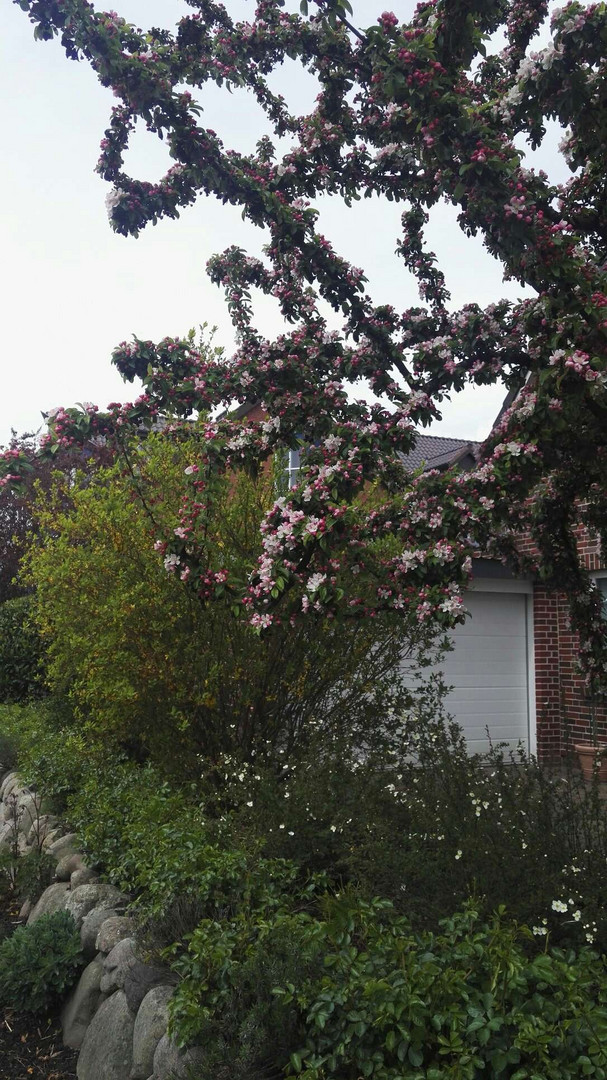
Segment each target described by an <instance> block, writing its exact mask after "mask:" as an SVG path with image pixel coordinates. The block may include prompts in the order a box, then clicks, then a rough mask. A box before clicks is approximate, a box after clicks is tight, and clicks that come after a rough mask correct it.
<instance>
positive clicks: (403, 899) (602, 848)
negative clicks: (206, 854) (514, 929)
mask: <svg viewBox="0 0 607 1080" xmlns="http://www.w3.org/2000/svg"><path fill="white" fill-rule="evenodd" d="M400 735H401V745H400V749H399V751H398V752H394V753H392V754H388V755H369V756H368V757H367V758H366V759H361V758H360V755H358V754H357V753H356V752H352V750H351V748H349V747H348V746H347V745H344V744H341V745H337V746H335V747H332V746H330V745H329V746H327V745H325V746H324V747H323V746H319V747H318V748H317V752H316V753H315V754H314V755H312V756H309V757H303V758H301V759H300V760H296V761H293V760H285V758H286V755H285V758H283V760H284V764H283V765H282V766H281V768H280V769H279V770H278V772H277V770H276V769H274V768H272V769H270V768H267V767H264V766H263V765H261V764H259V763H257V764H246V763H244V764H243V763H238V762H234V761H227V760H224V762H223V763H222V764H221V768H220V767H219V766H217V767H216V768H215V769H214V770H212V771H211V772H210V774H209V781H208V784H207V788H208V790H207V792H206V794H205V798H206V806H207V814H208V816H209V817H211V816H212V814H213V815H214V816H215V817H217V818H218V820H221V817H222V816H224V817H225V822H224V823H223V825H222V828H223V835H224V836H225V839H226V842H229V843H230V844H233V845H237V844H241V845H242V844H245V845H246V843H247V842H248V838H249V837H251V838H255V837H262V838H263V842H264V854H265V855H266V856H269V857H270V856H271V857H273V858H287V859H291V860H293V861H295V862H296V863H297V865H298V866H299V867H300V868H301V869H302V870H303V871H304V872H308V873H310V872H314V871H318V870H322V871H324V872H325V873H326V874H327V876H328V879H329V880H330V881H331V882H332V884H333V886H334V887H338V886H339V884H340V883H343V882H350V883H352V884H354V885H355V886H356V887H357V888H358V889H360V890H361V891H362V892H363V894H364V895H366V896H367V898H371V897H373V896H377V895H380V896H384V897H385V898H386V899H389V900H390V901H391V902H392V903H393V904H394V906H395V908H396V909H397V911H399V912H400V913H401V914H404V915H406V916H407V918H408V919H409V920H410V922H411V924H412V925H413V927H414V928H415V929H424V928H429V929H436V928H437V926H438V923H439V921H440V920H441V919H443V918H445V917H446V916H447V915H448V914H449V913H450V912H452V911H453V909H454V907H457V906H458V905H459V904H462V903H464V902H465V901H466V900H467V899H469V898H470V897H471V896H472V897H474V899H475V903H476V905H477V907H478V909H479V910H480V911H481V912H482V913H483V914H484V915H487V916H488V915H490V914H491V912H492V911H494V910H495V909H496V908H497V907H499V906H500V905H501V904H505V905H506V907H507V909H508V911H509V912H510V913H511V914H512V917H513V918H515V919H516V920H517V921H519V922H523V923H526V924H528V925H530V926H531V927H532V928H533V929H534V931H535V934H536V936H537V938H538V942H539V943H540V944H541V939H543V938H544V937H545V936H546V935H547V934H548V933H550V935H551V940H552V941H553V943H555V944H569V945H574V946H579V945H584V944H587V943H593V944H596V945H598V946H599V947H601V948H606V947H607V903H606V901H607V806H606V805H605V802H604V801H603V800H601V798H600V793H599V791H598V789H597V788H596V787H594V788H593V787H589V786H587V785H584V784H582V783H580V782H579V779H577V778H576V774H575V773H573V772H571V773H570V774H569V775H567V774H566V773H565V774H563V775H560V774H557V773H549V772H546V771H545V770H544V769H542V768H541V767H540V766H539V765H538V764H537V762H536V761H534V760H533V759H529V758H527V757H526V756H525V755H524V754H522V753H520V754H517V755H515V757H514V759H513V758H511V757H510V755H509V754H502V753H501V752H500V751H499V749H495V750H493V751H491V753H490V754H487V755H483V756H474V757H470V756H469V755H468V753H467V750H466V746H465V743H464V741H463V739H462V736H461V732H460V731H459V729H458V728H457V726H455V725H453V724H451V723H450V722H449V721H448V719H446V718H445V717H444V716H441V713H440V708H438V707H435V706H433V707H432V708H428V710H426V711H419V710H418V711H417V712H416V713H415V714H414V715H411V716H409V717H406V718H405V719H404V720H403V721H402V724H401V731H400ZM564 768H565V766H564ZM217 773H220V775H221V776H222V778H223V779H224V783H223V786H221V787H218V785H217V782H216V779H215V789H216V790H217V792H218V794H217V797H216V801H215V802H214V801H213V786H212V781H213V778H214V777H215V778H216V776H217ZM563 904H564V910H563Z"/></svg>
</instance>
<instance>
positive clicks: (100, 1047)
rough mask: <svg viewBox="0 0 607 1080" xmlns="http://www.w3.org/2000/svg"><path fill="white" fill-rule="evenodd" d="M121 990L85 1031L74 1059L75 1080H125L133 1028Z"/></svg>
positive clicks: (131, 1017) (131, 1018) (103, 1007)
mask: <svg viewBox="0 0 607 1080" xmlns="http://www.w3.org/2000/svg"><path fill="white" fill-rule="evenodd" d="M134 1026H135V1019H134V1017H133V1016H132V1015H131V1013H130V1012H129V1009H128V1006H127V1003H126V998H125V996H124V994H123V993H122V991H121V990H118V992H117V993H115V994H112V996H111V997H109V998H108V999H107V1000H106V1001H104V1002H103V1004H102V1005H101V1006H100V1007H99V1008H98V1010H97V1012H96V1013H95V1015H94V1017H93V1019H92V1020H91V1022H90V1024H89V1026H88V1027H87V1029H86V1033H85V1036H84V1040H83V1042H82V1049H81V1050H80V1055H79V1057H78V1064H77V1066H76V1075H77V1077H78V1080H129V1074H130V1072H131V1065H132V1063H133V1028H134Z"/></svg>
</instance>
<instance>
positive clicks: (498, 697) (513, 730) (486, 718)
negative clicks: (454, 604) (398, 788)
mask: <svg viewBox="0 0 607 1080" xmlns="http://www.w3.org/2000/svg"><path fill="white" fill-rule="evenodd" d="M528 603H531V597H529V598H528V597H527V595H525V594H524V593H500V592H469V593H468V594H467V596H466V607H467V608H468V610H469V612H470V617H469V618H468V619H466V622H465V623H464V624H463V625H462V626H458V627H456V629H455V631H454V632H453V642H454V649H453V652H451V653H448V654H447V656H446V657H445V660H444V662H443V663H442V664H441V668H442V670H443V672H444V676H445V682H446V683H447V684H448V685H450V686H453V690H452V691H451V692H450V694H449V695H448V697H447V700H446V705H447V709H448V710H449V712H450V713H451V714H452V715H453V716H454V717H455V719H456V720H457V722H458V724H460V725H461V727H462V728H463V729H464V733H465V735H466V741H467V743H468V747H469V750H470V752H471V753H475V752H476V751H482V750H487V749H488V747H489V741H488V738H487V728H488V729H489V733H490V736H491V740H492V742H493V743H496V742H507V743H509V745H510V746H511V747H512V748H513V749H514V748H516V746H517V744H518V743H519V741H520V742H521V743H522V744H523V745H524V746H525V748H526V749H527V750H529V748H530V734H531V730H530V729H531V716H530V707H529V706H530V696H531V695H530V692H529V691H530V685H529V684H530V670H529V668H530V663H529V642H528V619H527V604H528Z"/></svg>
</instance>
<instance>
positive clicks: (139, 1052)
mask: <svg viewBox="0 0 607 1080" xmlns="http://www.w3.org/2000/svg"><path fill="white" fill-rule="evenodd" d="M173 989H174V988H173V987H172V986H155V987H154V989H153V990H150V991H149V992H148V993H147V994H146V995H145V997H144V999H143V1001H142V1002H141V1006H140V1008H139V1012H138V1013H137V1017H136V1019H135V1029H134V1031H133V1067H132V1069H131V1077H130V1080H148V1078H149V1077H150V1076H151V1074H152V1072H153V1071H154V1054H155V1052H156V1047H157V1046H158V1043H159V1042H160V1040H161V1038H162V1036H163V1035H164V1034H165V1033H166V1030H167V1026H168V1022H169V1001H170V999H171V997H172V995H173ZM127 1004H128V1003H127Z"/></svg>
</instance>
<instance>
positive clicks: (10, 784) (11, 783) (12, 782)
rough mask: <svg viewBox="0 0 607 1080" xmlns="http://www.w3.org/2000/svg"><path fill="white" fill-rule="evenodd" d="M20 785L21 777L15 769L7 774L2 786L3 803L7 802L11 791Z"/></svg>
mask: <svg viewBox="0 0 607 1080" xmlns="http://www.w3.org/2000/svg"><path fill="white" fill-rule="evenodd" d="M18 783H19V776H18V774H17V773H16V772H15V771H14V769H12V770H11V772H8V773H5V775H4V778H3V780H2V784H0V799H2V802H6V799H7V798H8V796H9V795H10V793H11V791H12V790H13V788H14V787H15V786H16V785H17V784H18Z"/></svg>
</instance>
